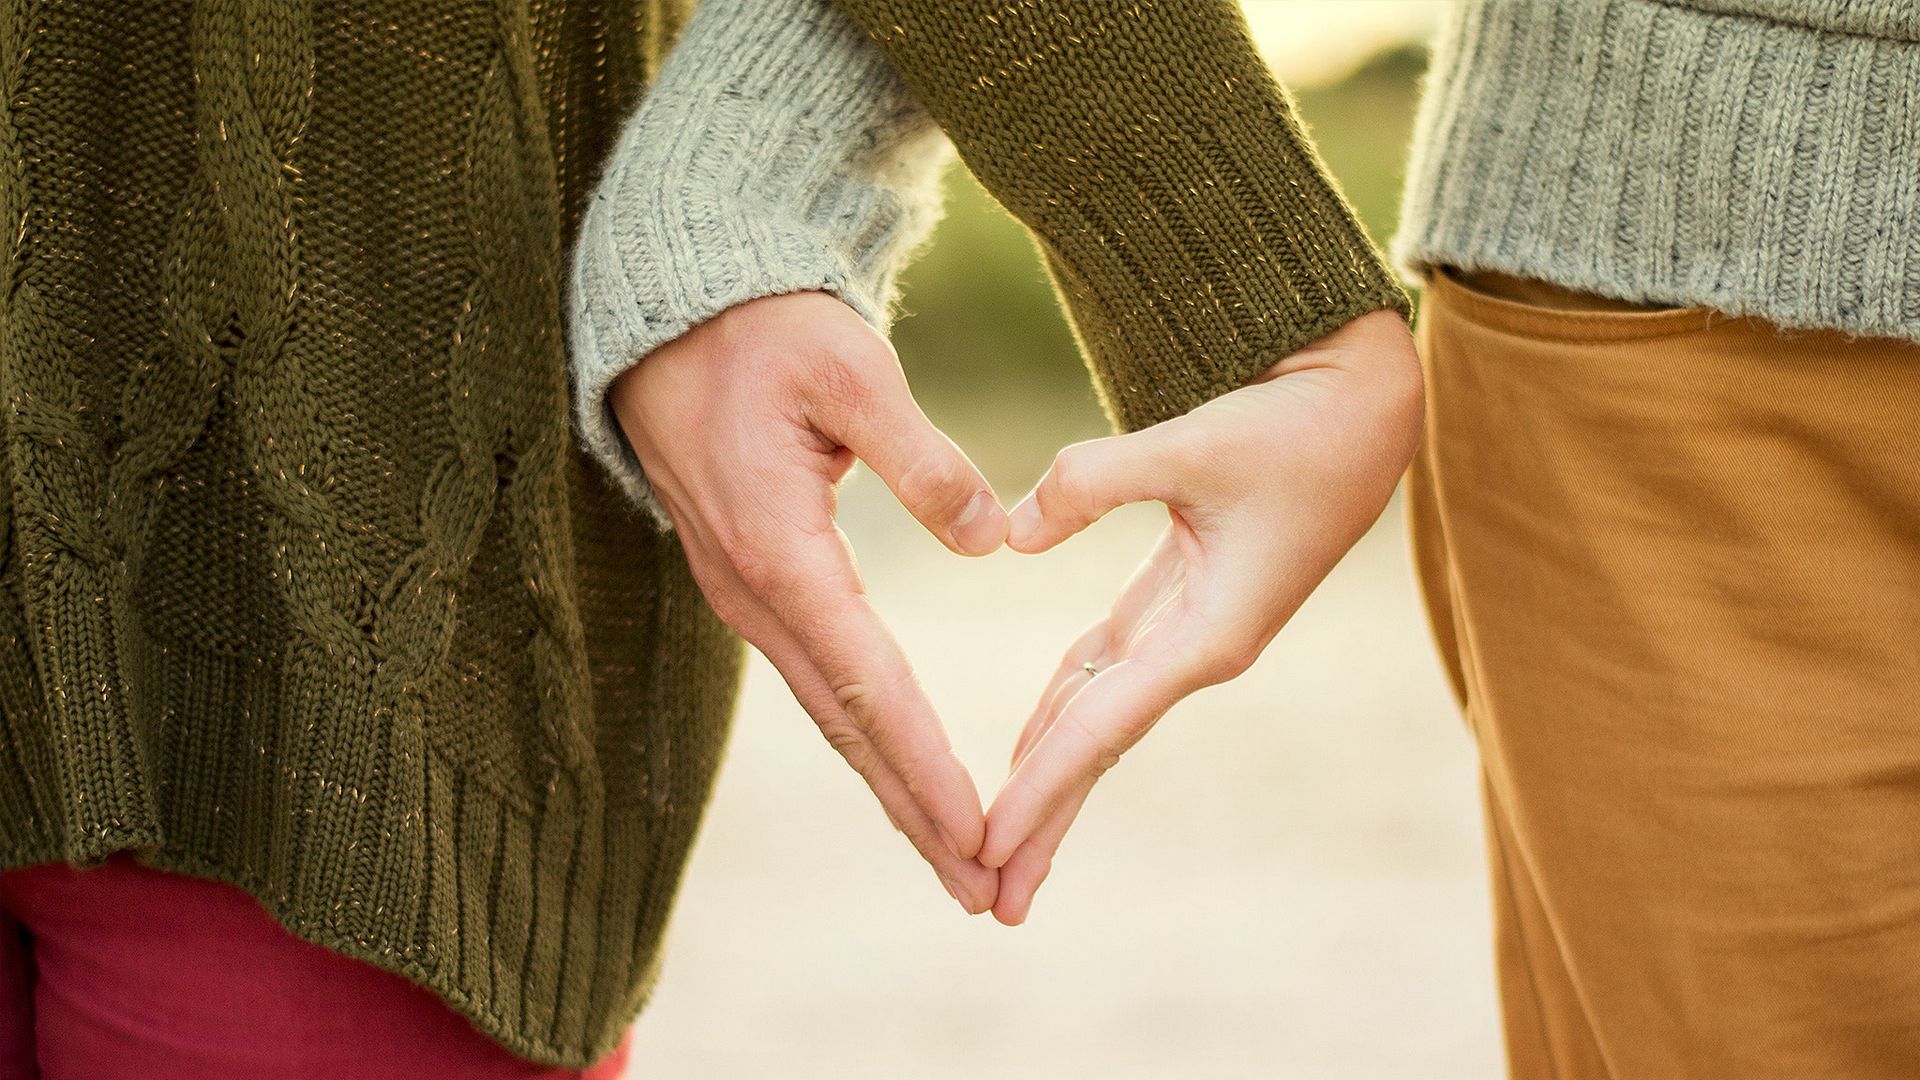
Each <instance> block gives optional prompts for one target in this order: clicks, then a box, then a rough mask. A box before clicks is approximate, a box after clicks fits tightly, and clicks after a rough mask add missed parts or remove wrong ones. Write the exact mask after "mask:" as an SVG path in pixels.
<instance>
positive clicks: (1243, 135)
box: [837, 0, 1409, 430]
mask: <svg viewBox="0 0 1920 1080" xmlns="http://www.w3.org/2000/svg"><path fill="white" fill-rule="evenodd" d="M837 3H838V4H839V6H840V8H841V9H842V10H843V11H845V12H847V13H848V14H849V15H850V16H852V17H853V19H854V20H855V21H856V22H858V23H859V24H861V26H862V27H863V28H864V29H866V30H867V32H868V33H869V34H871V35H872V36H873V38H874V39H875V40H876V41H878V42H879V43H880V44H881V45H882V46H883V47H884V48H885V49H886V51H887V53H888V55H889V56H890V57H891V58H892V59H893V62H894V66H895V67H896V69H898V71H899V72H900V75H901V77H902V78H903V79H904V80H905V81H906V82H907V84H908V85H909V86H911V87H912V88H913V90H914V92H915V94H916V95H917V96H918V97H919V99H920V100H921V102H922V103H924V104H925V105H926V107H927V109H928V110H929V111H930V112H931V113H932V114H933V116H934V118H935V119H936V120H937V121H939V123H940V124H941V126H942V127H943V128H944V129H945V130H946V132H947V134H948V135H949V136H951V137H952V139H953V141H954V143H956V144H957V145H958V147H959V151H960V156H961V158H962V160H964V161H965V162H966V164H967V166H968V167H969V168H970V169H971V170H972V171H973V173H974V175H975V176H976V177H978V178H979V180H980V182H981V184H982V185H983V186H984V187H986V189H987V190H988V192H989V193H991V194H992V195H993V196H994V198H995V199H997V200H998V201H999V202H1000V203H1001V204H1002V205H1003V206H1005V207H1006V208H1007V209H1008V210H1009V211H1010V212H1011V213H1012V214H1013V215H1014V216H1015V217H1017V218H1019V219H1020V221H1021V222H1023V223H1024V224H1025V225H1026V226H1027V227H1028V228H1029V230H1030V231H1031V232H1032V233H1033V234H1034V236H1035V238H1036V240H1037V242H1038V244H1039V247H1040V251H1041V254H1042V256H1043V258H1044V260H1045V262H1046V264H1047V268H1048V270H1049V272H1050V273H1051V274H1052V277H1053V281H1054V285H1055V288H1056V290H1057V291H1058V292H1059V294H1060V295H1061V296H1062V298H1063V299H1064V301H1065V304H1066V307H1067V310H1068V313H1069V315H1070V316H1071V319H1072V322H1073V324H1074V330H1075V334H1076V336H1077V338H1078V341H1079V344H1080V346H1081V349H1082V351H1083V353H1084V354H1085V355H1086V358H1087V360H1088V362H1089V364H1090V365H1091V366H1092V368H1093V371H1094V374H1095V376H1096V379H1097V381H1098V383H1099V385H1100V390H1101V394H1102V398H1103V400H1104V402H1105V405H1106V407H1107V410H1108V413H1109V416H1110V418H1111V419H1112V420H1113V421H1114V422H1115V423H1116V425H1118V426H1119V427H1121V428H1124V429H1129V430H1131V429H1136V428H1141V427H1146V426H1148V425H1151V424H1154V423H1157V422H1159V421H1161V420H1164V419H1167V418H1168V417H1171V416H1175V415H1178V414H1180V413H1183V412H1186V411H1188V410H1190V409H1192V408H1193V407H1194V406H1196V405H1199V404H1200V403H1202V402H1203V401H1205V400H1207V399H1208V398H1210V397H1214V396H1216V395H1219V394H1222V393H1225V392H1227V391H1229V390H1232V389H1234V388H1236V387H1238V386H1240V385H1243V384H1244V383H1245V381H1246V380H1247V379H1249V378H1251V377H1253V376H1254V375H1256V374H1258V373H1260V372H1262V371H1264V370H1266V369H1267V368H1269V367H1271V366H1272V365H1273V364H1274V363H1276V362H1278V361H1279V360H1280V359H1281V358H1283V357H1285V356H1286V355H1287V354H1289V353H1292V352H1294V351H1297V350H1298V349H1299V348H1300V347H1301V346H1303V345H1306V344H1307V343H1308V342H1311V341H1313V340H1314V339H1315V338H1318V337H1321V336H1323V335H1325V334H1327V333H1330V332H1331V331H1333V330H1335V329H1337V328H1339V327H1340V326H1342V325H1344V324H1345V323H1347V322H1350V321H1352V320H1353V319H1355V318H1357V317H1359V316H1361V315H1364V314H1366V313H1368V312H1371V311H1376V310H1380V309H1382V308H1391V309H1393V310H1395V311H1398V312H1400V313H1401V314H1402V315H1406V314H1408V313H1409V304H1408V301H1407V297H1406V294H1405V293H1404V292H1402V291H1401V289H1400V287H1399V285H1398V283H1397V282H1396V280H1395V278H1394V277H1393V274H1392V272H1391V271H1390V270H1389V269H1388V268H1387V265H1386V263H1385V261H1384V260H1383V259H1382V257H1381V255H1380V252H1379V251H1378V249H1377V248H1375V247H1374V245H1373V244H1372V242H1371V241H1369V239H1368V238H1367V235H1366V233H1365V232H1364V231H1363V230H1362V229H1361V227H1360V225H1359V223H1358V221H1357V220H1356V218H1355V217H1354V215H1353V212H1352V209H1351V208H1350V207H1349V206H1348V205H1347V203H1346V201H1345V199H1344V198H1343V197H1342V196H1341V194H1340V192H1339V189H1338V188H1337V187H1336V185H1335V184H1334V181H1333V179H1332V177H1331V176H1330V175H1329V174H1328V173H1327V170H1326V168H1325V166H1324V165H1323V164H1322V163H1321V161H1320V159H1319V157H1318V155H1317V154H1316V153H1315V152H1314V149H1313V146H1312V144H1311V143H1310V142H1309V141H1308V138H1307V135H1306V131H1305V129H1304V127H1303V125H1302V124H1301V121H1300V118H1299V116H1298V114H1297V112H1296V110H1295V108H1294V104H1293V101H1292V99H1291V98H1290V97H1289V96H1288V95H1287V93H1286V91H1285V90H1284V89H1282V88H1281V87H1280V86H1279V84H1278V83H1276V82H1275V81H1274V78H1273V75H1272V73H1271V71H1270V70H1269V69H1268V68H1267V66H1266V63H1265V62H1264V61H1263V60H1262V59H1261V58H1260V56H1259V54H1258V52H1256V51H1255V49H1254V47H1253V43H1252V40H1251V37H1250V36H1249V34H1248V31H1247V26H1246V21H1245V17H1244V16H1243V15H1242V14H1241V13H1240V10H1239V8H1238V6H1237V5H1236V4H1235V2H1234V0H1134V2H1129V3H1101V2H1086V3H1080V2H1075V0H1021V2H1020V3H1006V2H1002V0H993V2H988V0H963V2H959V3H939V4H934V3H927V2H925V0H837Z"/></svg>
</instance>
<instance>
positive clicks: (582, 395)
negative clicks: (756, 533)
mask: <svg viewBox="0 0 1920 1080" xmlns="http://www.w3.org/2000/svg"><path fill="white" fill-rule="evenodd" d="M952 154H953V150H952V144H951V143H950V142H948V141H947V139H946V137H945V135H943V134H942V133H941V132H940V130H939V128H938V127H936V126H935V125H934V123H933V121H932V120H931V119H930V118H929V117H928V116H927V114H926V112H925V111H924V110H923V109H922V108H921V107H920V106H919V104H918V103H917V102H916V101H915V100H914V99H913V97H912V96H911V94H910V93H909V92H908V91H907V89H906V88H905V86H904V85H903V84H902V83H901V82H900V80H899V77H898V76H897V75H896V74H895V72H894V70H893V68H892V67H891V65H890V63H889V62H888V60H887V58H886V55H885V54H884V53H883V52H882V51H881V50H880V48H879V46H877V45H875V44H874V43H873V42H872V41H870V40H868V38H867V37H866V35H865V34H863V33H862V32H861V31H860V30H859V29H858V28H856V27H855V26H854V25H853V24H852V23H851V22H850V21H848V20H847V19H846V17H845V16H843V15H841V14H840V13H839V12H838V11H837V10H835V9H833V8H832V6H831V5H830V4H828V3H827V2H826V0H704V2H703V3H701V5H700V6H699V8H698V9H697V10H696V12H695V14H694V16H693V18H692V19H691V20H690V21H689V23H688V24H687V28H686V30H685V31H684V32H683V34H682V36H681V38H680V41H679V42H678V44H676V45H675V47H674V50H673V52H672V53H671V54H670V55H669V56H668V58H667V61H666V63H665V64H664V65H663V66H662V68H661V71H660V75H659V77H658V78H657V79H656V80H655V81H654V83H653V85H652V86H651V87H650V88H649V89H648V92H647V95H646V98H645V99H644V101H643V102H642V103H641V106H640V108H639V109H638V110H636V112H635V114H634V115H633V117H632V118H631V119H629V120H628V122H627V123H626V125H625V127H624V128H623V129H622V132H621V135H620V139H619V141H618V143H617V144H616V146H615V148H614V151H613V154H612V156H611V158H610V159H609V161H608V164H607V167H606V170H605V172H604V174H603V176H602V178H601V180H600V183H599V185H598V187H597V188H596V189H595V191H594V194H593V198H592V199H591V201H590V202H589V204H588V207H587V211H586V215H585V218H584V220H583V222H582V225H581V233H580V239H579V241H578V243H577V245H576V247H575V249H574V258H573V281H572V288H571V292H570V301H569V303H570V319H571V327H570V329H571V346H570V347H571V358H570V364H571V369H572V379H573V405H574V418H575V420H576V422H577V425H578V433H579V438H580V440H581V444H582V445H583V446H584V447H585V449H586V450H587V452H588V453H589V454H591V455H592V456H593V457H594V458H595V459H596V460H597V461H599V462H600V463H601V464H602V465H603V466H605V467H606V469H607V471H608V473H609V474H610V475H611V476H612V478H613V479H614V481H615V482H616V483H617V484H618V485H619V486H620V488H621V489H622V490H623V491H625V492H626V494H627V495H628V496H630V497H631V498H632V499H633V501H634V502H635V503H636V504H637V505H639V506H640V507H642V508H644V509H646V510H647V511H648V512H649V513H650V514H652V515H653V517H654V520H655V521H656V522H658V523H659V524H660V526H661V527H662V528H670V527H671V524H670V522H668V520H667V516H666V514H665V512H664V511H663V510H662V509H661V507H660V505H659V503H658V501H657V500H656V499H655V498H654V496H653V492H652V489H651V487H650V485H649V484H648V483H647V480H646V477H645V475H644V473H643V471H642V470H641V467H640V462H639V459H638V458H637V457H636V456H635V455H634V452H633V448H632V446H631V445H630V444H629V443H628V442H627V439H626V436H625V434H624V433H623V432H622V431H621V428H620V424H619V422H618V420H617V419H616V417H615V416H614V414H613V410H612V408H611V406H609V405H608V403H607V393H606V392H607V387H608V385H609V384H610V383H612V382H613V380H614V379H615V378H616V377H618V376H619V375H620V374H621V373H622V372H624V371H626V370H627V369H628V368H630V367H632V366H633V365H634V364H636V363H638V362H640V360H641V359H643V358H644V357H645V356H646V355H647V354H648V353H650V352H652V351H653V350H654V349H655V348H657V347H659V346H660V345H663V344H665V343H667V342H669V341H672V340H673V339H675V338H677V337H679V336H680V335H681V334H684V333H685V332H687V331H688V330H689V329H691V328H693V327H694V326H696V325H698V324H699V323H701V322H703V321H705V320H707V319H709V318H712V317H713V316H715V315H717V314H719V313H720V312H722V311H724V310H726V309H727V308H729V307H732V306H733V305H735V304H739V303H743V302H745V301H747V300H751V299H755V298H757V297H762V296H772V295H776V294H780V293H788V292H798V291H801V290H808V289H817V290H823V291H825V292H829V293H832V294H833V295H835V296H837V297H839V298H840V299H842V300H844V301H845V302H846V303H847V304H849V305H850V306H851V307H853V308H854V310H856V311H858V312H859V313H860V315H861V317H863V318H865V319H866V320H867V321H868V322H869V323H871V324H873V325H874V327H875V328H876V329H878V330H879V331H880V332H882V333H885V332H886V330H887V328H888V321H889V309H890V308H891V305H892V302H893V299H894V275H895V272H896V271H897V270H898V268H899V267H900V266H901V265H903V264H904V263H905V262H906V261H907V259H908V258H909V257H910V256H911V255H912V254H913V252H914V250H915V249H917V248H918V247H919V245H920V244H921V242H922V241H923V240H924V239H925V238H926V236H927V234H928V233H929V232H931V230H932V228H933V225H934V223H935V222H936V221H937V220H938V218H939V216H940V214H941V209H942V207H941V201H940V192H939V180H940V175H941V173H942V172H943V171H944V169H945V167H946V165H947V164H948V162H949V161H950V160H951V159H952Z"/></svg>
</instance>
